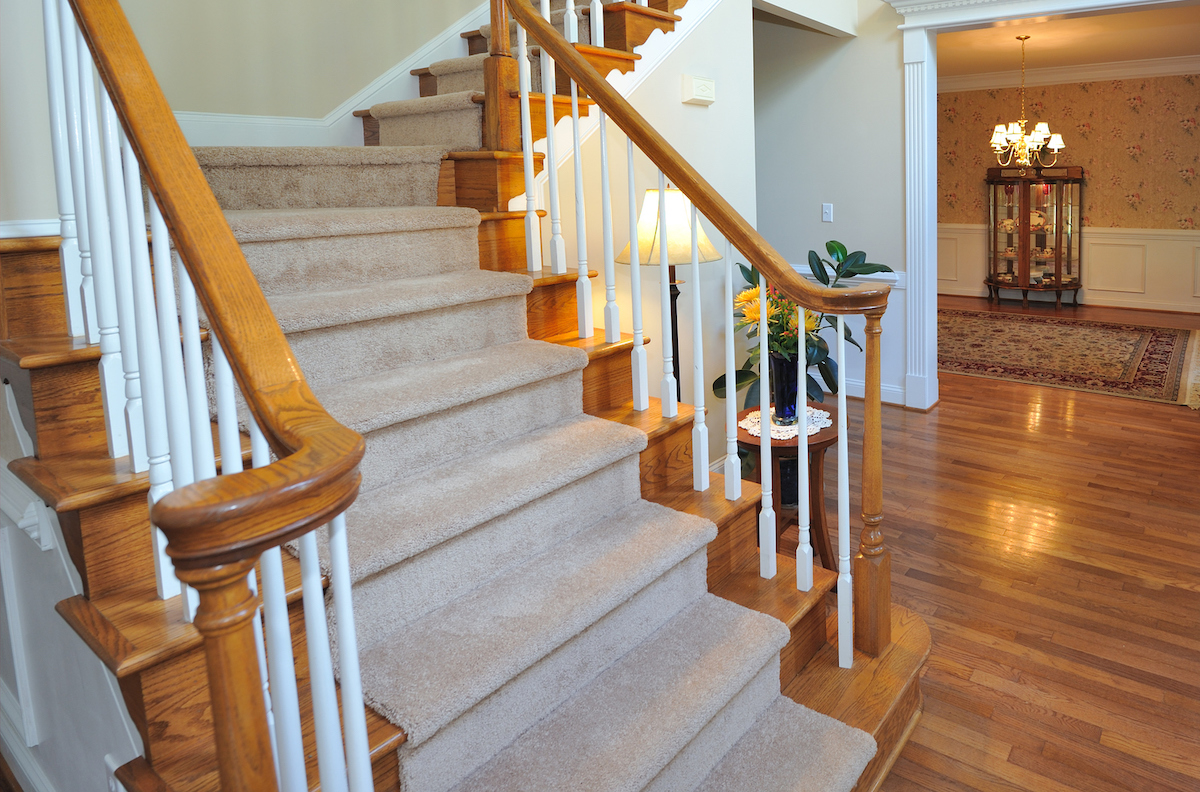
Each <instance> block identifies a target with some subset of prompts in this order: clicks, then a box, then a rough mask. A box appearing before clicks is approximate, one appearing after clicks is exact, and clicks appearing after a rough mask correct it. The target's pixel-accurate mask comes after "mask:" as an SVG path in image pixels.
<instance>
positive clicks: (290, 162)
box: [192, 99, 446, 168]
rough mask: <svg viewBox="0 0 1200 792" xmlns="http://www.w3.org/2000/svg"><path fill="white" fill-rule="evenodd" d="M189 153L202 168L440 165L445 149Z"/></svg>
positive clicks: (215, 149)
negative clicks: (438, 163) (436, 163)
mask: <svg viewBox="0 0 1200 792" xmlns="http://www.w3.org/2000/svg"><path fill="white" fill-rule="evenodd" d="M410 101H420V100H416V99H413V100H410ZM192 153H193V154H194V155H195V157H196V161H197V162H199V164H200V167H202V168H228V167H298V166H319V165H326V166H328V165H342V166H357V165H408V164H413V163H430V162H441V160H442V158H443V156H444V155H445V153H446V149H445V148H444V147H442V146H193V147H192Z"/></svg>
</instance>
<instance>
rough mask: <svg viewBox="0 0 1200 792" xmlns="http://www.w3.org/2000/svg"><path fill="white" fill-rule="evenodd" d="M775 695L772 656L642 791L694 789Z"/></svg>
mask: <svg viewBox="0 0 1200 792" xmlns="http://www.w3.org/2000/svg"><path fill="white" fill-rule="evenodd" d="M778 696H779V657H778V655H776V656H774V657H772V658H771V660H770V661H769V662H768V663H767V664H766V665H765V666H763V668H762V670H761V671H759V672H758V674H757V676H755V677H754V679H752V680H751V681H750V683H749V684H747V685H746V686H745V687H744V688H742V689H741V690H740V691H738V693H737V695H735V696H734V697H733V698H732V699H731V700H730V701H729V703H728V704H726V705H725V706H724V707H723V708H722V709H721V711H720V712H718V713H717V714H716V716H715V717H713V719H712V720H711V721H709V722H708V723H707V724H706V725H705V726H704V728H703V729H702V730H701V731H700V733H699V734H697V735H696V736H695V738H694V739H693V740H692V741H691V742H690V743H688V744H687V746H686V747H685V748H684V749H683V750H682V751H680V752H679V753H677V754H676V755H675V757H674V758H673V759H672V760H671V762H670V764H668V765H667V766H666V767H664V768H663V769H662V771H661V772H660V773H659V774H658V775H657V776H655V778H654V780H653V781H651V782H650V783H649V784H647V785H646V787H645V789H644V792H674V790H678V789H695V788H696V787H697V786H699V784H700V782H701V781H703V780H704V778H705V777H706V776H707V775H708V774H709V773H710V772H711V771H712V769H713V768H714V767H716V766H717V763H718V762H720V761H721V759H722V758H723V757H724V756H725V753H726V751H728V750H729V749H730V748H731V747H732V746H733V745H734V744H735V743H736V742H737V741H738V740H739V739H740V738H741V737H742V735H743V734H745V732H746V730H747V729H749V728H750V726H751V725H753V723H754V721H756V720H757V719H758V717H759V716H760V715H761V714H762V713H763V712H764V711H766V709H767V707H769V706H770V705H771V703H772V702H773V701H775V699H776V698H777V697H778ZM796 750H804V746H799V745H798V746H796Z"/></svg>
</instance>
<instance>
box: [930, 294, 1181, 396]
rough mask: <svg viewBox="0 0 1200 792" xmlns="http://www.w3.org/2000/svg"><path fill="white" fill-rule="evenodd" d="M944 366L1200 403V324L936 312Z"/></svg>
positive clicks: (1055, 385)
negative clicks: (1192, 327)
mask: <svg viewBox="0 0 1200 792" xmlns="http://www.w3.org/2000/svg"><path fill="white" fill-rule="evenodd" d="M938 369H939V370H940V371H945V372H950V373H954V374H968V375H970V376H974V377H986V378H988V379H999V380H1009V381H1011V382H1026V383H1030V384H1032V385H1048V386H1050V387H1053V388H1068V389H1070V390H1080V391H1088V392H1091V393H1107V394H1111V395H1113V396H1125V397H1128V398H1132V399H1144V400H1146V401H1156V402H1167V403H1170V404H1187V405H1188V406H1190V407H1192V408H1194V409H1195V408H1200V331H1196V330H1177V329H1172V328H1165V327H1143V326H1140V325H1131V324H1116V323H1112V322H1093V321H1087V320H1081V319H1065V318H1062V317H1057V316H1036V315H1032V316H1031V315H1028V314H1006V313H989V312H983V311H959V310H940V311H938Z"/></svg>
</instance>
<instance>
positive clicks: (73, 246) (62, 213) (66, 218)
mask: <svg viewBox="0 0 1200 792" xmlns="http://www.w3.org/2000/svg"><path fill="white" fill-rule="evenodd" d="M42 29H43V31H44V32H45V39H46V93H47V98H48V105H49V109H50V151H51V153H52V155H53V157H54V187H55V192H56V194H57V197H58V227H59V231H58V233H59V236H60V237H62V242H60V243H59V245H58V259H59V261H60V262H61V265H62V279H63V299H64V301H65V303H66V315H67V332H68V333H70V334H71V335H72V336H81V335H83V334H84V333H85V332H87V331H86V329H85V326H84V323H83V303H82V298H81V297H80V292H79V287H80V284H81V283H82V281H83V273H82V272H80V270H79V240H78V239H77V238H76V233H77V232H76V230H75V193H74V190H72V189H71V154H70V143H69V142H68V140H67V106H66V98H65V97H64V95H63V94H64V90H65V88H64V84H63V53H62V32H61V26H60V25H59V22H58V0H42Z"/></svg>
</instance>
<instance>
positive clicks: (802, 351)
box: [796, 306, 841, 591]
mask: <svg viewBox="0 0 1200 792" xmlns="http://www.w3.org/2000/svg"><path fill="white" fill-rule="evenodd" d="M796 332H797V333H799V334H800V338H801V339H805V340H802V341H801V342H800V343H799V344H797V354H796V368H797V369H798V371H797V372H796V396H797V399H796V401H797V404H796V421H797V423H798V425H799V426H800V435H799V437H798V438H797V439H796V442H797V444H798V445H799V447H798V448H797V449H796V451H797V453H796V479H797V484H796V486H797V490H798V493H797V495H796V505H797V506H798V508H799V509H800V514H799V518H800V519H799V522H800V539H799V542H798V543H797V544H796V588H797V589H799V590H800V591H809V590H810V589H812V586H813V551H812V536H811V533H810V527H811V526H810V524H811V522H812V517H811V515H810V514H809V508H808V506H809V503H808V498H809V493H808V448H807V446H808V386H807V383H806V381H805V380H806V378H807V374H808V365H807V364H808V343H807V340H806V339H807V336H806V335H805V332H804V307H803V306H797V307H796ZM838 371H839V373H840V372H841V367H839V368H838Z"/></svg>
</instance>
